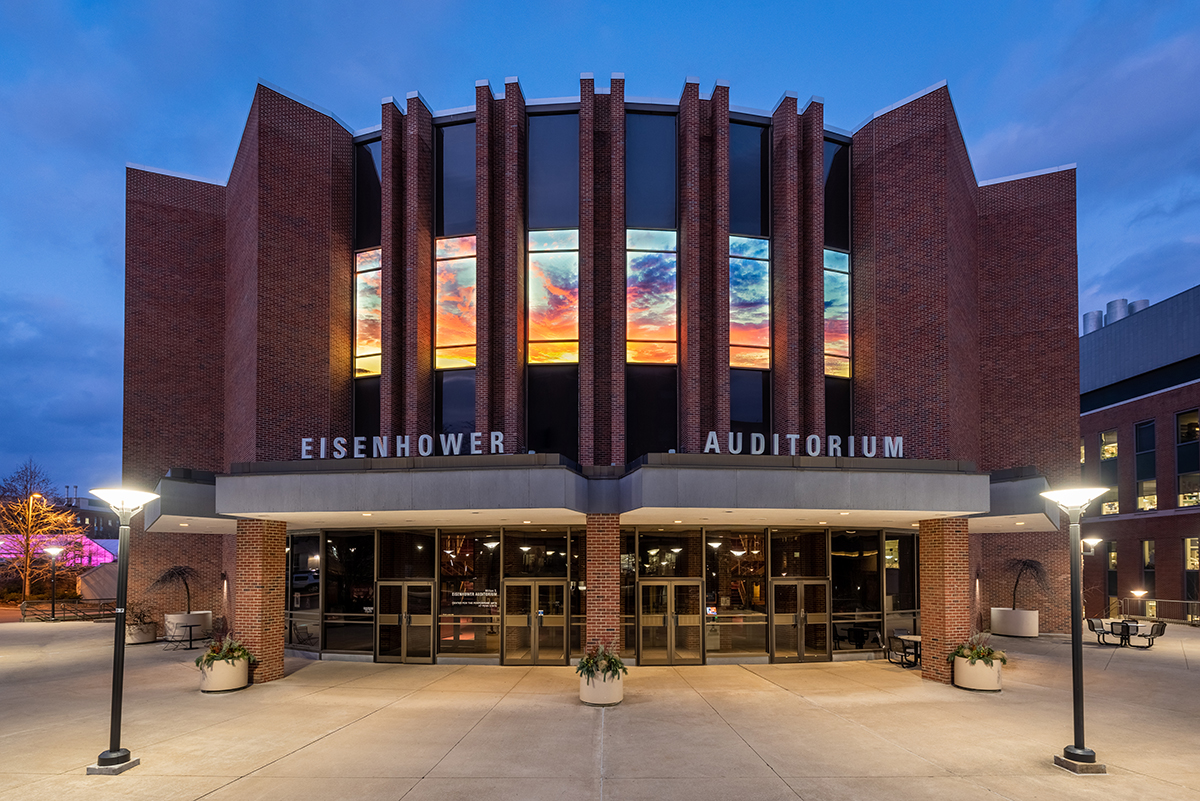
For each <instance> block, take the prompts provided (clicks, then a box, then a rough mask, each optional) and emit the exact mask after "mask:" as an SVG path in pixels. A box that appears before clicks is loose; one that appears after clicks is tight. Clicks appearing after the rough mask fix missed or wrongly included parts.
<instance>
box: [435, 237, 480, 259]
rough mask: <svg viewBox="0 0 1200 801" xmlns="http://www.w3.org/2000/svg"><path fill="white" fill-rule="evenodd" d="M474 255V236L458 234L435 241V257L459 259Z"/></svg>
mask: <svg viewBox="0 0 1200 801" xmlns="http://www.w3.org/2000/svg"><path fill="white" fill-rule="evenodd" d="M474 255H475V237H473V236H459V237H455V238H453V239H439V240H438V241H437V257H438V258H439V259H461V258H464V257H466V256H474Z"/></svg>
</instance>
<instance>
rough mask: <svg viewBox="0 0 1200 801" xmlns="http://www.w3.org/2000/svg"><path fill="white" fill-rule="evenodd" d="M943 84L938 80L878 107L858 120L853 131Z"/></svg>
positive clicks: (939, 87)
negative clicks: (888, 104) (893, 101)
mask: <svg viewBox="0 0 1200 801" xmlns="http://www.w3.org/2000/svg"><path fill="white" fill-rule="evenodd" d="M944 86H946V82H945V81H938V82H937V83H935V84H934V85H933V86H927V87H925V88H924V89H922V90H921V91H919V92H917V93H916V94H911V95H909V96H908V97H906V98H904V99H903V100H898V101H896V102H895V103H893V104H892V105H890V106H887V107H886V108H881V109H879V111H876V112H875V113H874V114H872V115H871V116H870V117H867V118H866V119H865V120H863V121H862V122H860V123H859V124H858V126H857V127H856V128H855V129H854V132H855V133H858V132H859V131H860V130H862V127H863V126H864V125H866V124H867V123H868V122H870V121H871V120H877V119H879V118H880V117H882V116H883V115H884V114H887V113H888V112H889V111H895V110H896V109H898V108H900V107H902V106H907V105H908V104H909V103H911V102H913V101H914V100H920V99H921V98H922V97H924V96H925V95H927V94H930V93H931V92H936V91H937V90H938V89H941V88H942V87H944Z"/></svg>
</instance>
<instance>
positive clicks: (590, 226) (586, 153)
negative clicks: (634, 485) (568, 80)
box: [579, 77, 597, 465]
mask: <svg viewBox="0 0 1200 801" xmlns="http://www.w3.org/2000/svg"><path fill="white" fill-rule="evenodd" d="M595 137H596V82H595V80H594V79H593V78H587V77H583V78H580V79H579V463H580V464H583V465H591V464H596V335H597V332H596V294H597V290H596V285H595V280H596V279H595V271H596V259H595V257H594V256H593V248H594V247H595V241H596V148H595Z"/></svg>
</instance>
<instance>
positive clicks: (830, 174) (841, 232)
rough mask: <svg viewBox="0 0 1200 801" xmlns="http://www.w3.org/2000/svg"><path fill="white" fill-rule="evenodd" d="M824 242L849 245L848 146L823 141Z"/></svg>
mask: <svg viewBox="0 0 1200 801" xmlns="http://www.w3.org/2000/svg"><path fill="white" fill-rule="evenodd" d="M825 246H826V247H831V248H840V249H842V250H849V249H850V146H849V145H843V144H839V143H837V142H826V143H825Z"/></svg>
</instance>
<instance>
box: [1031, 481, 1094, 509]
mask: <svg viewBox="0 0 1200 801" xmlns="http://www.w3.org/2000/svg"><path fill="white" fill-rule="evenodd" d="M1106 492H1108V487H1073V488H1070V489H1060V490H1047V491H1045V492H1043V493H1042V494H1041V495H1042V497H1043V498H1048V499H1050V500H1052V501H1054V502H1055V503H1056V504H1058V505H1059V506H1060V507H1061V508H1062V509H1063V511H1069V510H1071V509H1076V508H1078V509H1083V508H1085V507H1087V505H1088V504H1089V503H1091V502H1092V501H1093V500H1095V499H1096V498H1099V497H1100V496H1101V495H1103V494H1104V493H1106Z"/></svg>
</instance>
